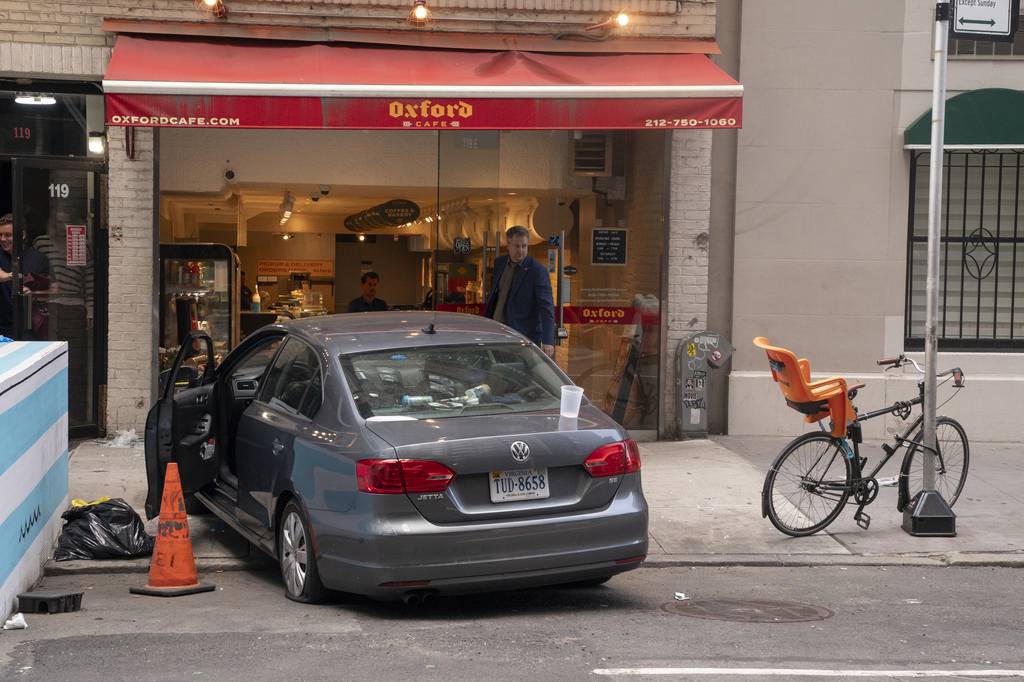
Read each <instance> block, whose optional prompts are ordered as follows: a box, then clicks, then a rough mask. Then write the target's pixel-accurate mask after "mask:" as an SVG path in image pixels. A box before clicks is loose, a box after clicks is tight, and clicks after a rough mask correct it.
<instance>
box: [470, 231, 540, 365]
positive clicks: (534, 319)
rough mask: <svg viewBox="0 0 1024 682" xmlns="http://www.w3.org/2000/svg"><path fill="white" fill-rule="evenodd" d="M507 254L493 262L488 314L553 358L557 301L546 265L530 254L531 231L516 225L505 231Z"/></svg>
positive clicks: (488, 296)
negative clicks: (552, 293) (552, 294)
mask: <svg viewBox="0 0 1024 682" xmlns="http://www.w3.org/2000/svg"><path fill="white" fill-rule="evenodd" d="M505 246H506V248H507V249H508V255H507V256H501V257H499V258H497V259H496V260H495V261H494V281H493V283H492V284H491V290H490V292H489V293H488V295H487V310H486V313H485V314H486V315H487V317H490V318H493V319H495V320H497V321H498V322H501V323H502V324H505V325H508V326H509V327H512V328H513V329H515V330H516V331H517V332H519V333H520V334H522V335H523V336H525V337H526V338H528V339H530V340H531V341H533V342H534V343H535V344H537V345H538V346H540V347H541V349H542V350H543V351H544V352H545V353H547V355H548V356H551V357H553V356H554V354H555V304H554V301H553V300H552V297H551V281H550V280H549V279H548V271H547V268H544V267H542V266H541V264H540V263H538V262H537V261H535V260H534V259H533V258H531V257H530V255H529V253H528V251H529V246H530V233H529V231H528V230H527V229H526V228H525V227H523V226H521V225H515V226H513V227H510V228H508V230H506V231H505Z"/></svg>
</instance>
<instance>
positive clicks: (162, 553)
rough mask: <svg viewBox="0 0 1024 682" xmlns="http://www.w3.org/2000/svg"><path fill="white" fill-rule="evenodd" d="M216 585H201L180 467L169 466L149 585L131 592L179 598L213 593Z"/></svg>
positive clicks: (133, 589)
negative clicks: (210, 591)
mask: <svg viewBox="0 0 1024 682" xmlns="http://www.w3.org/2000/svg"><path fill="white" fill-rule="evenodd" d="M212 589H213V585H204V584H200V582H199V579H198V576H197V575H196V561H195V557H194V555H193V554H192V540H191V538H190V537H189V534H188V515H187V514H186V513H185V496H184V494H183V493H182V490H181V477H180V476H179V475H178V465H177V463H175V462H171V463H170V464H168V465H167V473H166V475H165V476H164V494H163V497H162V498H161V500H160V525H159V527H158V530H157V535H156V546H155V547H154V548H153V558H152V560H151V561H150V564H149V582H148V583H147V584H146V586H145V587H143V588H135V587H133V588H130V591H131V592H134V593H136V594H149V595H158V596H176V595H178V594H192V593H194V592H205V591H208V590H212Z"/></svg>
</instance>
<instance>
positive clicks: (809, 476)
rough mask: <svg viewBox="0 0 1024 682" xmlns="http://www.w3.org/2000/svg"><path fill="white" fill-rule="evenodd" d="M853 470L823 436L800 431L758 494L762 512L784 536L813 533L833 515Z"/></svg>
mask: <svg viewBox="0 0 1024 682" xmlns="http://www.w3.org/2000/svg"><path fill="white" fill-rule="evenodd" d="M852 477H853V469H852V466H851V464H850V460H848V459H847V458H846V453H845V452H844V451H843V448H842V447H841V446H840V445H839V442H838V441H836V440H833V439H832V437H831V436H830V435H829V434H827V433H806V434H804V435H802V436H800V437H798V438H796V439H794V440H793V441H792V442H790V443H789V445H787V446H786V447H785V448H784V449H783V450H782V452H781V453H779V456H778V457H776V458H775V462H773V463H772V467H771V469H769V470H768V475H767V476H766V477H765V479H764V489H763V490H762V492H761V495H762V505H763V512H764V514H765V515H766V516H767V517H768V519H769V520H770V521H771V522H772V525H773V526H775V527H776V528H778V529H779V530H780V531H782V532H783V533H785V534H786V535H793V536H796V537H799V536H802V535H813V534H814V533H817V532H818V531H819V530H821V529H822V528H824V527H825V526H827V525H828V524H830V523H832V521H833V520H834V519H835V518H836V517H837V516H839V512H841V511H842V509H843V505H845V504H846V500H847V498H849V497H850V489H851V487H852Z"/></svg>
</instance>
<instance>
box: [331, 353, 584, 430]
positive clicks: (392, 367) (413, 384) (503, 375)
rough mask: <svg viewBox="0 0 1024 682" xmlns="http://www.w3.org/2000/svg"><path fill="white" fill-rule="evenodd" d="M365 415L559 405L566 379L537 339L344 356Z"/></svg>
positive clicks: (426, 414) (420, 416)
mask: <svg viewBox="0 0 1024 682" xmlns="http://www.w3.org/2000/svg"><path fill="white" fill-rule="evenodd" d="M341 365H342V367H343V368H344V370H345V374H346V377H347V379H348V384H349V387H350V388H351V390H352V397H353V398H355V401H356V405H357V406H358V408H359V413H360V414H361V415H362V416H363V417H364V418H367V419H368V418H370V417H387V416H396V417H406V416H407V417H412V418H416V419H428V418H429V419H438V418H445V417H455V416H459V415H466V416H468V415H473V416H477V415H491V414H507V413H511V412H524V411H532V410H544V409H549V408H553V407H558V404H559V401H560V399H561V387H562V385H563V384H564V383H566V381H565V380H564V379H563V377H562V376H561V375H560V373H559V372H558V371H557V369H555V368H554V367H553V365H552V364H551V363H550V362H549V361H548V360H547V358H546V357H545V356H544V355H543V354H542V353H541V352H540V350H539V349H538V348H537V347H536V346H534V345H533V344H525V343H524V344H516V343H511V344H478V345H477V344H473V345H459V346H435V347H425V348H401V349H397V350H387V351H375V352H372V353H351V354H345V355H342V356H341Z"/></svg>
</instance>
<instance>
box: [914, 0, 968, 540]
mask: <svg viewBox="0 0 1024 682" xmlns="http://www.w3.org/2000/svg"><path fill="white" fill-rule="evenodd" d="M949 10H950V8H949V3H948V2H939V3H937V4H936V5H935V48H934V51H933V53H932V57H933V61H934V72H933V80H932V141H931V152H930V154H931V157H930V161H931V169H930V173H929V176H928V287H927V297H928V298H927V312H926V313H925V323H924V325H925V328H924V349H925V354H924V372H925V376H924V405H923V410H924V425H923V429H924V436H923V438H922V445H924V446H925V447H924V448H923V450H924V451H923V452H922V462H921V464H922V467H923V469H924V481H923V485H922V490H921V494H920V495H919V496H918V498H917V499H915V500H914V501H913V503H912V504H911V505H910V506H909V507H907V512H905V513H904V519H903V528H904V530H906V531H907V532H909V533H910V534H911V535H956V531H955V517H954V516H953V511H952V509H950V508H949V505H948V504H947V503H946V501H945V500H944V499H942V495H941V494H940V493H939V492H937V491H936V490H935V452H936V450H935V448H936V442H937V440H936V437H935V397H936V396H935V394H936V383H937V382H936V376H935V375H936V372H937V366H936V365H937V360H938V331H937V330H938V318H939V283H938V275H939V246H940V242H941V224H942V162H943V152H942V143H943V140H944V139H945V114H946V50H947V45H948V43H949V14H950V11H949Z"/></svg>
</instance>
